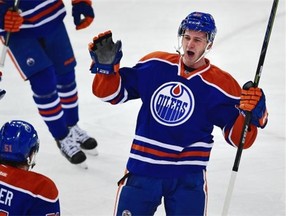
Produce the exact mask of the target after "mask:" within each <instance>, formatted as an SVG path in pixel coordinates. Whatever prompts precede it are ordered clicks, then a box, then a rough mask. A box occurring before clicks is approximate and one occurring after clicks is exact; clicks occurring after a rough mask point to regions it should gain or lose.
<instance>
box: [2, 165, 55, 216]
mask: <svg viewBox="0 0 288 216" xmlns="http://www.w3.org/2000/svg"><path fill="white" fill-rule="evenodd" d="M0 215H3V216H4V215H39V216H40V215H43V216H44V215H45V216H59V215H60V206H59V199H58V190H57V188H56V185H55V184H54V182H53V181H52V180H51V179H49V178H47V177H45V176H43V175H41V174H38V173H35V172H32V171H26V170H22V169H18V168H14V167H11V166H6V165H0Z"/></svg>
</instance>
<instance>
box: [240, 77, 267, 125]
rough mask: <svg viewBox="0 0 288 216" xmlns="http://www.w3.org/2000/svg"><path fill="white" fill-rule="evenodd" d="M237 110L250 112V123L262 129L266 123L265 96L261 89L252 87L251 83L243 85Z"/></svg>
mask: <svg viewBox="0 0 288 216" xmlns="http://www.w3.org/2000/svg"><path fill="white" fill-rule="evenodd" d="M239 108H240V109H241V110H244V111H248V112H251V115H252V116H251V123H252V124H254V125H255V126H257V127H261V128H264V127H265V126H266V124H267V121H268V118H267V117H268V113H267V109H266V102H265V94H264V92H263V90H262V89H260V88H255V87H253V82H252V81H249V82H247V83H245V84H244V86H243V89H242V92H241V98H240V106H239Z"/></svg>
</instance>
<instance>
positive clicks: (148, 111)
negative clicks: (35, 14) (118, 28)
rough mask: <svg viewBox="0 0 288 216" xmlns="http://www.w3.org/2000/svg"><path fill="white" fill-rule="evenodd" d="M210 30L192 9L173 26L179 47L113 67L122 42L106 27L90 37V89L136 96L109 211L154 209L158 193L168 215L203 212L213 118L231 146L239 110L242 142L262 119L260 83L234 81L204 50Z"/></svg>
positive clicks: (117, 97)
mask: <svg viewBox="0 0 288 216" xmlns="http://www.w3.org/2000/svg"><path fill="white" fill-rule="evenodd" d="M215 35H216V26H215V22H214V19H213V17H212V16H211V15H210V14H207V13H202V12H193V13H191V14H189V15H188V16H187V17H186V18H185V19H184V20H183V21H182V22H181V24H180V26H179V29H178V37H179V49H178V53H167V52H160V51H156V52H153V53H150V54H148V55H146V56H144V57H143V58H142V59H140V61H139V62H138V63H137V64H136V65H135V66H134V67H132V68H130V67H121V68H120V65H119V64H120V60H121V58H122V55H123V54H122V49H121V48H122V42H121V41H117V42H116V43H114V42H113V40H112V32H111V31H107V32H104V33H102V34H99V35H98V36H96V37H94V38H93V42H92V43H90V44H89V51H90V54H91V57H92V60H93V61H92V65H91V72H92V73H96V75H95V77H94V81H93V85H92V89H93V93H94V94H95V96H97V97H99V98H100V99H101V100H103V101H104V102H109V103H111V104H121V103H124V102H127V101H129V100H133V99H141V101H142V106H141V108H140V111H139V113H138V118H137V124H136V130H135V137H134V139H133V143H132V147H131V151H130V155H129V160H128V163H127V174H126V175H125V176H124V177H123V178H122V179H121V180H120V181H119V191H118V195H119V197H117V201H116V203H117V205H116V209H115V214H116V215H153V214H154V213H155V212H156V209H157V207H158V206H159V205H160V204H161V201H162V198H163V201H164V207H165V211H166V214H167V215H205V214H206V207H207V181H206V167H207V164H208V161H209V157H210V153H211V150H212V147H213V143H214V141H213V135H212V132H213V128H214V126H217V127H219V128H221V129H222V131H223V135H224V138H225V140H226V141H227V142H228V143H229V144H230V145H232V146H235V147H237V145H238V144H239V138H240V136H241V131H242V127H243V123H244V119H245V117H244V114H245V112H244V111H251V112H252V121H251V123H250V125H249V130H248V133H247V135H246V140H245V144H244V148H248V147H250V146H251V145H252V144H253V142H254V140H255V138H256V136H257V127H260V128H264V127H265V125H266V123H267V111H266V104H265V95H264V93H263V91H262V89H260V88H254V87H251V82H248V83H247V84H245V88H244V87H243V89H241V87H240V86H239V84H238V83H237V81H236V80H235V79H234V78H233V77H232V76H231V75H230V74H229V73H227V72H225V71H223V70H221V69H220V68H218V67H217V66H215V65H213V64H211V63H210V61H209V60H208V59H207V58H205V55H206V53H207V52H208V51H210V49H211V47H212V45H213V42H214V38H215Z"/></svg>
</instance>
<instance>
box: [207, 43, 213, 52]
mask: <svg viewBox="0 0 288 216" xmlns="http://www.w3.org/2000/svg"><path fill="white" fill-rule="evenodd" d="M212 46H213V42H212V43H210V44H209V45H208V47H207V50H210V49H211V48H212Z"/></svg>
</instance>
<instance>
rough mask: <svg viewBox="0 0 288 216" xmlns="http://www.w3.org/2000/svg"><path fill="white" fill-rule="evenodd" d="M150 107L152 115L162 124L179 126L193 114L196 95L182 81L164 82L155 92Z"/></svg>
mask: <svg viewBox="0 0 288 216" xmlns="http://www.w3.org/2000/svg"><path fill="white" fill-rule="evenodd" d="M150 109H151V113H152V116H153V117H154V119H155V120H156V121H157V122H159V123H160V124H162V125H166V126H177V125H180V124H183V123H184V122H186V121H187V120H188V119H189V117H190V116H191V115H192V113H193V110H194V96H193V94H192V92H191V91H190V89H189V88H188V87H187V86H185V85H184V84H182V83H179V82H169V83H164V84H163V85H161V86H160V87H159V88H158V89H157V90H156V91H155V92H154V93H153V95H152V98H151V102H150Z"/></svg>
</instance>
